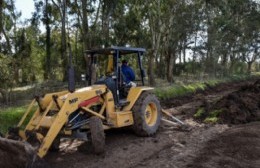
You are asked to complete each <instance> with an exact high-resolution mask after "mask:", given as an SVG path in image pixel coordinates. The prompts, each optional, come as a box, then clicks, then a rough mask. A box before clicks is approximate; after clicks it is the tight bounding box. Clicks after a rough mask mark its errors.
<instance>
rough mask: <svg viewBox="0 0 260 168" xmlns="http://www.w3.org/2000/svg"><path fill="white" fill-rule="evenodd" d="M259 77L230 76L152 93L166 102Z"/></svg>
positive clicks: (169, 87) (160, 88)
mask: <svg viewBox="0 0 260 168" xmlns="http://www.w3.org/2000/svg"><path fill="white" fill-rule="evenodd" d="M259 75H260V73H259V74H257V73H254V74H252V75H248V74H242V75H241V74H239V75H230V76H228V77H226V78H222V79H211V80H207V81H204V82H196V83H191V84H173V85H171V86H168V87H157V88H156V89H155V91H154V93H155V95H156V96H157V97H158V98H159V99H160V100H167V99H170V98H174V97H179V96H184V95H187V94H190V93H195V92H196V91H198V90H205V89H206V88H207V87H214V86H216V85H218V84H220V83H226V82H236V81H243V80H247V79H250V78H252V77H257V76H259Z"/></svg>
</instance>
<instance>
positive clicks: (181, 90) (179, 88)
mask: <svg viewBox="0 0 260 168" xmlns="http://www.w3.org/2000/svg"><path fill="white" fill-rule="evenodd" d="M205 88H206V84H205V83H193V84H189V85H174V86H170V87H166V88H156V89H155V94H156V95H157V96H158V97H159V99H162V100H165V99H169V98H173V97H177V96H183V95H185V94H189V93H195V92H196V91H197V90H204V89H205Z"/></svg>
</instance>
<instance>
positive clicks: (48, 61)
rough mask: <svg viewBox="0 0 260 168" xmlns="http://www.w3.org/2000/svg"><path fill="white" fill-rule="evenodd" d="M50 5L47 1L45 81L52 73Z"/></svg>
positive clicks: (46, 0)
mask: <svg viewBox="0 0 260 168" xmlns="http://www.w3.org/2000/svg"><path fill="white" fill-rule="evenodd" d="M48 5H49V3H48V0H45V19H46V59H45V71H44V79H49V78H50V72H51V30H50V18H49V14H50V11H49V7H48Z"/></svg>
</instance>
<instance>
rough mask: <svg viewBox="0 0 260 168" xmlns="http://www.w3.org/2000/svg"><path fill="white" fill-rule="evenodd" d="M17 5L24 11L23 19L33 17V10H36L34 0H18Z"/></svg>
mask: <svg viewBox="0 0 260 168" xmlns="http://www.w3.org/2000/svg"><path fill="white" fill-rule="evenodd" d="M15 6H16V9H17V10H18V11H21V12H22V16H21V19H22V20H24V19H29V18H31V17H32V12H33V11H34V2H33V0H16V1H15Z"/></svg>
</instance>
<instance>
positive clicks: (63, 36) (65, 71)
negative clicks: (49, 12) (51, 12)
mask: <svg viewBox="0 0 260 168" xmlns="http://www.w3.org/2000/svg"><path fill="white" fill-rule="evenodd" d="M61 19H62V20H61V21H62V22H61V40H62V41H61V55H62V65H63V81H67V80H68V69H67V68H68V59H67V55H66V48H67V47H66V44H67V43H66V0H63V2H62V16H61Z"/></svg>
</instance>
